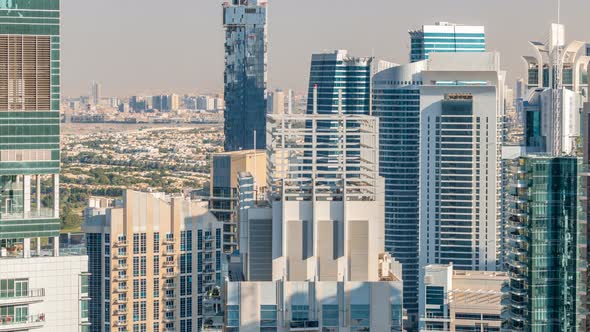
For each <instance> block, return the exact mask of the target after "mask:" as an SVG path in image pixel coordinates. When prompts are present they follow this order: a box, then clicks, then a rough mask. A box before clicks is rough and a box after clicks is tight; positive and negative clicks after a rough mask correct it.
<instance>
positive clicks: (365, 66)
mask: <svg viewBox="0 0 590 332" xmlns="http://www.w3.org/2000/svg"><path fill="white" fill-rule="evenodd" d="M372 63H373V58H370V57H353V56H350V55H349V54H348V51H345V50H338V51H334V52H331V53H319V54H313V55H312V57H311V69H310V74H309V89H308V95H307V98H308V99H307V113H308V114H312V113H313V111H314V110H313V105H314V103H313V96H314V88H317V113H318V114H337V113H338V107H339V105H338V101H339V100H340V99H339V93H340V92H341V94H342V98H341V100H342V112H343V113H344V114H367V115H368V114H369V113H370V110H371V108H370V105H371V98H370V97H371V65H372Z"/></svg>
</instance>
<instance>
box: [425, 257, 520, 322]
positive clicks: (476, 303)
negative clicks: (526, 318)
mask: <svg viewBox="0 0 590 332" xmlns="http://www.w3.org/2000/svg"><path fill="white" fill-rule="evenodd" d="M508 281H509V279H508V273H506V272H485V271H460V270H454V269H453V265H452V264H444V265H428V266H426V267H424V284H421V285H420V312H421V313H422V315H421V316H420V331H424V332H426V331H449V332H455V331H457V332H460V331H488V332H500V331H501V328H502V317H501V314H502V288H503V287H504V285H505V284H506V283H508Z"/></svg>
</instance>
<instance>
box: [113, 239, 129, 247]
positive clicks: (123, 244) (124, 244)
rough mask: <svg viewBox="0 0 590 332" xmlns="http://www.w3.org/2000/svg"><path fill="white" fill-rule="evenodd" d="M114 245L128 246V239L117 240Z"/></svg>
mask: <svg viewBox="0 0 590 332" xmlns="http://www.w3.org/2000/svg"><path fill="white" fill-rule="evenodd" d="M114 246H115V247H126V246H127V241H126V240H119V241H115V244H114Z"/></svg>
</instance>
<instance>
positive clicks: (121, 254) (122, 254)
mask: <svg viewBox="0 0 590 332" xmlns="http://www.w3.org/2000/svg"><path fill="white" fill-rule="evenodd" d="M113 257H114V258H116V259H125V258H127V253H126V252H116V253H114V254H113Z"/></svg>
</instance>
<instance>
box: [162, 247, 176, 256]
mask: <svg viewBox="0 0 590 332" xmlns="http://www.w3.org/2000/svg"><path fill="white" fill-rule="evenodd" d="M174 254H175V252H174V250H168V249H166V250H164V252H163V253H162V255H164V256H174Z"/></svg>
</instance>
